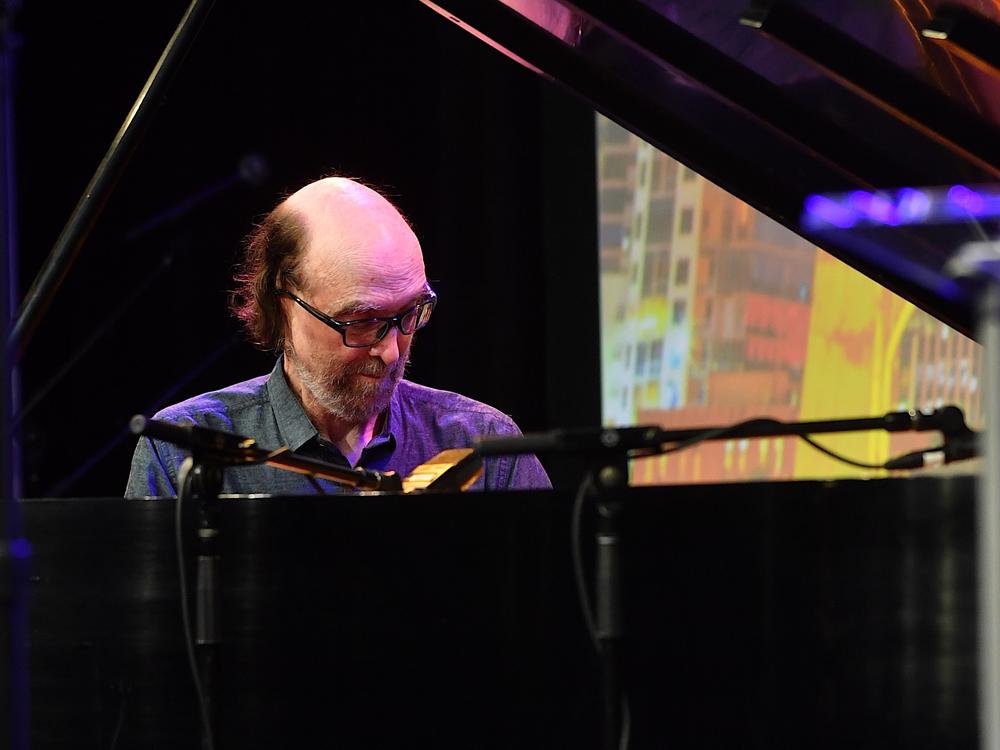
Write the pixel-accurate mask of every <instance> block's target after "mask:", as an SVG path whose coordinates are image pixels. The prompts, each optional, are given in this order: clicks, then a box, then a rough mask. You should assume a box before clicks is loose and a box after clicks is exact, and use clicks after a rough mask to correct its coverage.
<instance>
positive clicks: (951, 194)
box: [948, 185, 986, 217]
mask: <svg viewBox="0 0 1000 750" xmlns="http://www.w3.org/2000/svg"><path fill="white" fill-rule="evenodd" d="M948 203H950V204H951V205H952V206H953V207H954V208H955V209H958V211H957V215H959V216H961V215H963V214H966V215H968V216H976V217H978V216H983V214H984V213H985V209H986V199H985V198H984V197H983V196H982V195H980V194H979V193H977V192H976V191H975V190H971V189H970V188H967V187H966V186H965V185H952V186H951V187H950V188H948Z"/></svg>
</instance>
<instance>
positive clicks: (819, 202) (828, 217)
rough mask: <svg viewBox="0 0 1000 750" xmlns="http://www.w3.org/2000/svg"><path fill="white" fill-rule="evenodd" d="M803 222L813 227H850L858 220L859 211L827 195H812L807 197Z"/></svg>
mask: <svg viewBox="0 0 1000 750" xmlns="http://www.w3.org/2000/svg"><path fill="white" fill-rule="evenodd" d="M802 219H803V223H804V224H805V225H806V226H808V227H810V228H812V229H823V228H827V227H830V226H835V227H837V228H839V229H850V228H851V227H853V226H854V225H855V224H856V223H857V221H858V215H857V212H856V211H854V209H852V208H850V207H849V206H847V205H845V204H844V203H842V202H840V201H836V200H833V199H832V198H828V197H827V196H825V195H810V196H809V197H808V198H806V202H805V214H804V216H803V217H802Z"/></svg>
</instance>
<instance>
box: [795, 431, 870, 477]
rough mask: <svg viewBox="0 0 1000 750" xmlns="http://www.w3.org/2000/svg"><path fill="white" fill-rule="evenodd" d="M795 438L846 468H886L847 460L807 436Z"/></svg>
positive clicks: (845, 457) (850, 459)
mask: <svg viewBox="0 0 1000 750" xmlns="http://www.w3.org/2000/svg"><path fill="white" fill-rule="evenodd" d="M796 437H799V438H802V440H804V441H805V442H806V443H808V444H809V445H811V446H812V447H813V448H815V449H816V450H818V451H819V452H820V453H824V454H826V455H827V456H829V457H830V458H833V459H835V460H837V461H840V462H841V463H845V464H847V465H848V466H857V467H858V468H860V469H884V468H886V466H885V464H884V463H883V464H869V463H865V462H864V461H855V460H854V459H853V458H848V457H847V456H842V455H840V454H839V453H837V452H836V451H833V450H830V449H829V448H826V447H824V446H822V445H820V444H819V443H817V442H816V441H815V440H813V439H812V438H811V437H809V436H808V435H796Z"/></svg>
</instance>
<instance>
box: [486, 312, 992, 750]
mask: <svg viewBox="0 0 1000 750" xmlns="http://www.w3.org/2000/svg"><path fill="white" fill-rule="evenodd" d="M996 300H997V302H996V310H997V315H996V319H997V321H1000V292H997V294H996ZM996 329H997V334H996V336H997V340H998V342H1000V322H998V323H996ZM997 351H1000V345H998V347H997ZM998 371H1000V368H998ZM998 379H1000V378H998ZM994 385H995V386H996V388H997V392H998V393H1000V383H997V384H994ZM874 429H881V430H886V431H887V432H902V431H928V430H937V431H940V432H941V433H942V434H943V435H944V436H945V437H946V439H947V438H948V437H966V436H973V437H974V436H975V434H974V433H973V432H972V431H971V430H969V428H968V426H967V425H966V423H965V417H964V415H963V413H962V410H961V409H959V408H958V407H956V406H947V407H944V408H942V409H938V410H936V411H934V412H930V413H924V412H919V411H897V412H889V413H887V414H885V415H883V416H880V417H860V418H852V419H830V420H819V421H808V422H782V421H780V420H776V419H753V420H749V421H747V422H740V423H738V424H735V425H728V426H717V427H700V428H690V429H683V430H663V429H660V428H659V427H656V426H645V427H625V428H597V429H587V428H583V429H574V430H552V431H550V432H544V433H529V434H526V435H521V436H513V437H489V438H480V439H479V440H478V441H476V450H477V452H478V453H479V455H480V456H483V457H485V456H491V455H510V454H520V453H545V452H572V453H583V454H585V455H586V456H588V457H589V460H590V463H591V466H590V468H589V470H588V472H587V475H586V477H585V479H584V485H583V486H584V488H591V490H592V492H591V497H592V499H593V502H594V506H595V508H596V511H597V519H598V520H597V530H596V533H595V536H594V545H595V572H596V575H595V582H594V625H595V631H596V632H595V633H594V637H595V640H596V644H595V645H596V647H597V651H598V654H599V656H600V660H601V678H602V692H601V715H602V720H603V722H602V732H601V737H602V745H601V747H602V748H603V749H604V750H619V749H620V748H623V747H626V746H627V744H628V735H629V733H630V726H629V725H630V717H629V711H628V701H627V695H626V691H625V680H624V677H623V670H622V652H623V648H624V639H625V634H626V630H625V618H624V608H623V600H622V586H623V576H624V569H623V565H622V561H623V558H622V550H623V541H622V535H621V522H622V516H623V514H624V512H625V507H626V503H625V498H626V494H627V491H628V459H630V458H640V457H644V456H652V455H656V454H658V453H663V452H665V451H666V450H670V451H675V450H681V449H683V448H685V447H692V446H694V445H696V444H698V443H700V442H702V441H705V440H729V439H732V438H736V437H739V438H752V437H782V436H785V437H787V436H808V435H813V434H821V433H836V432H857V431H861V430H874ZM668 444H669V445H670V447H669V448H666V449H665V448H664V446H665V445H668ZM997 471H998V472H1000V469H997ZM582 491H583V490H581V492H582ZM998 591H1000V585H998ZM998 596H1000V594H998Z"/></svg>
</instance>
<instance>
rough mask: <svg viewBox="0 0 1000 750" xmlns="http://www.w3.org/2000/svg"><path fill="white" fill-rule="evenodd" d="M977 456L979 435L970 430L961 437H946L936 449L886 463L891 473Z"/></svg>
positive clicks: (924, 450)
mask: <svg viewBox="0 0 1000 750" xmlns="http://www.w3.org/2000/svg"><path fill="white" fill-rule="evenodd" d="M977 456H979V433H976V432H973V431H972V430H968V431H967V432H964V433H962V434H959V435H946V436H945V439H944V443H943V444H942V445H939V446H937V447H936V448H924V449H923V450H919V451H912V452H911V453H904V454H903V455H902V456H896V458H891V459H889V460H888V461H886V462H885V468H886V469H889V470H890V471H898V470H900V469H923V468H925V467H932V466H933V467H937V466H943V465H944V464H950V463H953V462H954V461H964V460H966V459H969V458H976V457H977Z"/></svg>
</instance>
